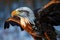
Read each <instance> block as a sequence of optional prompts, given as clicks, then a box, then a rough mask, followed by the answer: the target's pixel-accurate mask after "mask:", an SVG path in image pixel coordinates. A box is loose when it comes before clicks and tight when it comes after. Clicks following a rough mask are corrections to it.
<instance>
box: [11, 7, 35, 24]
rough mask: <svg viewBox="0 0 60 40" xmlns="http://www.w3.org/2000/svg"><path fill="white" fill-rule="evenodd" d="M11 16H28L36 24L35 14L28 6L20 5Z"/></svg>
mask: <svg viewBox="0 0 60 40" xmlns="http://www.w3.org/2000/svg"><path fill="white" fill-rule="evenodd" d="M11 16H12V17H13V16H18V17H20V18H21V17H23V18H27V19H28V20H29V21H30V22H31V23H32V24H34V22H33V21H34V20H35V16H34V13H33V11H32V10H31V9H30V8H28V7H20V8H17V9H16V10H14V11H13V12H12V14H11Z"/></svg>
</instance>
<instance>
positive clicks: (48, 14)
mask: <svg viewBox="0 0 60 40" xmlns="http://www.w3.org/2000/svg"><path fill="white" fill-rule="evenodd" d="M59 7H60V2H58V1H51V2H49V3H48V4H47V5H45V6H44V7H43V8H42V9H40V10H37V13H36V14H34V13H33V11H32V10H31V9H30V8H28V7H20V8H17V9H16V10H14V11H13V12H12V13H11V17H10V18H8V19H7V20H6V21H5V24H4V28H5V29H6V28H9V24H11V25H13V26H14V25H17V26H20V27H21V29H22V30H26V31H27V32H28V33H29V34H31V35H32V36H33V38H34V39H35V40H42V38H44V39H45V40H57V39H56V32H55V28H54V27H53V26H55V25H60V16H59V15H60V12H59V11H60V9H59Z"/></svg>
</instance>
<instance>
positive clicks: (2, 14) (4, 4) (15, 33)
mask: <svg viewBox="0 0 60 40" xmlns="http://www.w3.org/2000/svg"><path fill="white" fill-rule="evenodd" d="M49 1H51V0H0V40H33V38H32V37H31V35H29V34H28V33H27V32H26V31H21V30H20V28H19V27H16V26H15V27H13V26H10V28H9V29H6V30H4V29H3V25H4V21H5V20H6V19H7V18H9V17H10V14H11V12H12V11H13V10H15V9H16V8H19V7H23V6H27V7H30V8H31V9H32V10H35V9H38V8H42V7H43V6H44V5H45V4H47V3H48V2H49ZM54 27H55V29H56V32H57V33H58V34H59V35H60V26H57V27H56V26H54ZM59 35H58V36H59ZM59 37H60V36H59ZM58 40H59V38H58Z"/></svg>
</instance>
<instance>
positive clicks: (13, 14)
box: [11, 10, 20, 17]
mask: <svg viewBox="0 0 60 40" xmlns="http://www.w3.org/2000/svg"><path fill="white" fill-rule="evenodd" d="M19 13H20V12H18V11H16V10H14V11H12V13H11V16H12V17H13V16H17V15H18V14H19Z"/></svg>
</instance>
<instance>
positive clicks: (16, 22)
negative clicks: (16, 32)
mask: <svg viewBox="0 0 60 40" xmlns="http://www.w3.org/2000/svg"><path fill="white" fill-rule="evenodd" d="M10 24H11V25H12V26H15V25H17V26H19V27H20V28H21V30H22V31H23V30H24V29H23V28H22V27H21V25H20V18H19V17H18V16H13V17H10V18H8V19H7V20H6V21H5V23H4V29H7V28H9V27H10Z"/></svg>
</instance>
